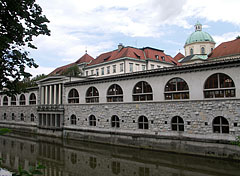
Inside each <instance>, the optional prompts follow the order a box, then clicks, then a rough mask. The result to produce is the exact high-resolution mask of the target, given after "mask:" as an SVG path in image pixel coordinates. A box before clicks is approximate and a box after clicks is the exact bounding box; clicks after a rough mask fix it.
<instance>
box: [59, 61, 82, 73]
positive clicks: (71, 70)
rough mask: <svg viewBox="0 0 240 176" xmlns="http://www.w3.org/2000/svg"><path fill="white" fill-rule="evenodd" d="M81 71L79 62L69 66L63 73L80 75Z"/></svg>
mask: <svg viewBox="0 0 240 176" xmlns="http://www.w3.org/2000/svg"><path fill="white" fill-rule="evenodd" d="M80 73H81V71H80V69H79V67H78V65H77V64H74V65H73V66H71V67H69V68H67V69H66V70H65V71H64V72H63V73H62V75H65V76H79V74H80Z"/></svg>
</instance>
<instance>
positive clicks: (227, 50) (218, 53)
mask: <svg viewBox="0 0 240 176" xmlns="http://www.w3.org/2000/svg"><path fill="white" fill-rule="evenodd" d="M238 54H240V39H239V38H237V39H235V40H232V41H228V42H223V43H221V44H220V45H218V46H217V47H216V48H215V49H214V50H213V51H212V52H211V53H210V54H209V55H208V58H209V59H212V58H219V57H224V56H233V55H238Z"/></svg>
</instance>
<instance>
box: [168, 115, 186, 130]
mask: <svg viewBox="0 0 240 176" xmlns="http://www.w3.org/2000/svg"><path fill="white" fill-rule="evenodd" d="M174 118H177V120H176V121H177V122H173V120H175V119H174ZM179 121H182V122H179ZM173 126H174V127H173ZM175 126H176V129H175ZM171 130H172V131H177V132H184V120H183V118H182V117H180V116H174V117H173V118H172V119H171Z"/></svg>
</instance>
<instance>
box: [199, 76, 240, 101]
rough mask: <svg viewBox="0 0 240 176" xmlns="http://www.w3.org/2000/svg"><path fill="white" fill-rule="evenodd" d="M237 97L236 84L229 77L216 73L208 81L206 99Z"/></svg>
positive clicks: (205, 91)
mask: <svg viewBox="0 0 240 176" xmlns="http://www.w3.org/2000/svg"><path fill="white" fill-rule="evenodd" d="M235 96H236V93H235V84H234V82H233V80H232V79H231V78H230V77H229V76H228V75H226V74H223V73H216V74H213V75H211V76H210V77H209V78H208V79H207V80H206V82H205V85H204V98H226V97H235Z"/></svg>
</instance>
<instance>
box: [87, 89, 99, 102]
mask: <svg viewBox="0 0 240 176" xmlns="http://www.w3.org/2000/svg"><path fill="white" fill-rule="evenodd" d="M98 102H99V93H98V90H97V89H96V88H95V87H89V88H88V90H87V93H86V103H98Z"/></svg>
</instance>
